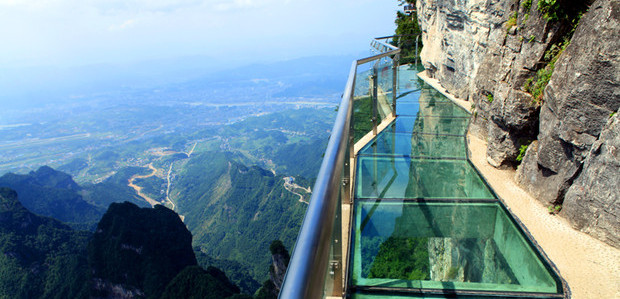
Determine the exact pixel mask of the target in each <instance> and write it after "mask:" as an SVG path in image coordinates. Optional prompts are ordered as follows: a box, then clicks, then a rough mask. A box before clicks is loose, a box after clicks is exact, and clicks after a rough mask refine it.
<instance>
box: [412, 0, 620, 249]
mask: <svg viewBox="0 0 620 299" xmlns="http://www.w3.org/2000/svg"><path fill="white" fill-rule="evenodd" d="M537 2H538V1H537V0H532V1H525V0H521V1H519V0H498V1H482V0H478V1H477V0H473V1H438V0H424V1H417V10H418V20H419V22H420V28H421V29H422V31H423V35H422V40H423V42H424V47H423V49H422V54H421V58H422V62H423V64H424V66H425V68H426V70H427V73H428V74H429V75H430V76H432V77H435V78H436V79H438V80H439V81H440V83H441V84H442V85H443V87H445V88H446V89H447V90H448V91H449V92H450V93H452V94H454V95H456V96H457V97H459V98H461V99H467V100H469V101H471V102H472V107H473V108H474V113H473V114H472V120H471V125H470V132H471V133H473V134H476V135H478V136H479V137H482V138H484V139H486V140H487V141H488V148H487V161H488V162H489V164H491V165H493V166H495V167H515V166H516V165H517V164H518V161H517V156H518V155H519V153H520V151H519V150H520V148H521V147H522V146H525V145H527V144H529V143H530V142H532V141H533V142H532V143H531V145H530V146H529V147H528V149H527V152H526V154H525V157H524V159H523V163H522V164H521V166H520V167H519V169H518V175H517V180H518V181H519V183H521V184H522V185H523V186H524V188H525V189H526V190H528V191H529V192H530V193H531V194H532V195H534V197H536V198H538V199H539V200H540V201H542V202H543V203H545V204H553V205H557V204H562V202H563V201H564V199H565V198H566V199H567V200H568V199H569V197H568V194H569V193H568V191H569V188H572V187H571V186H572V185H574V184H576V183H577V182H581V183H580V184H582V185H581V187H583V188H584V191H583V192H582V193H580V195H578V196H577V193H579V192H577V190H578V187H577V185H575V188H572V189H571V190H575V191H571V194H572V193H573V192H575V195H571V196H575V197H574V198H573V197H570V198H571V201H575V202H573V203H568V202H567V204H568V206H569V207H568V208H566V210H565V211H564V212H562V213H561V215H564V216H565V217H567V218H569V220H570V221H571V222H572V223H573V224H574V225H575V226H576V227H577V228H580V229H583V230H585V231H588V232H591V233H592V234H593V235H595V236H597V237H599V238H601V239H603V240H606V241H607V242H610V243H612V244H614V245H615V246H619V245H618V241H617V239H616V240H612V239H610V238H608V237H604V236H608V235H609V234H610V230H609V228H611V227H614V226H615V227H619V226H620V223H618V221H617V218H615V217H612V216H610V215H615V214H616V213H615V211H616V209H617V197H618V195H617V194H616V193H617V192H616V193H612V194H610V196H609V197H604V196H603V199H601V200H598V199H597V200H584V201H582V202H581V203H577V201H578V200H580V199H577V198H581V199H583V198H585V197H592V196H598V195H600V194H603V193H605V192H606V191H605V190H606V189H605V188H606V187H604V185H603V184H601V183H595V181H592V180H593V179H592V178H587V177H586V176H591V175H593V173H592V172H595V171H598V170H597V169H601V168H602V167H603V168H604V167H609V165H612V164H610V163H611V162H609V161H610V159H612V158H611V157H607V158H606V157H603V156H600V157H596V158H595V157H592V158H589V156H591V155H594V154H593V149H592V145H593V144H595V143H597V142H598V143H600V144H601V146H603V145H609V146H610V147H613V146H614V145H613V142H612V141H611V140H607V139H605V138H609V137H605V136H611V135H610V134H607V135H604V136H603V135H601V131H602V130H603V128H604V127H605V125H606V123H607V120H608V119H609V115H610V114H611V113H613V112H614V111H616V110H617V109H618V108H619V107H620V87H619V85H620V69H619V65H620V62H619V61H620V24H619V21H618V19H619V16H620V1H618V0H611V1H610V0H597V1H594V3H592V2H593V1H571V0H558V3H560V5H561V6H562V8H563V10H564V13H566V15H564V16H563V17H562V18H559V19H558V20H553V21H549V20H548V18H546V17H545V16H544V15H543V13H542V12H540V11H539V9H538V4H537ZM588 3H592V4H591V5H590V7H589V10H588V12H587V13H585V14H584V15H583V17H582V18H581V21H580V23H579V25H578V26H577V27H576V30H575V31H574V34H573V35H572V38H571V34H572V30H573V23H572V22H573V21H572V20H573V19H574V17H576V16H578V15H579V11H581V10H582V9H583V8H586V6H585V5H587V4H588ZM565 39H569V41H570V44H569V45H568V46H567V47H566V48H565V49H564V51H563V52H561V51H559V50H560V48H561V44H562V43H563V41H564V40H565ZM554 51H555V52H554ZM557 53H561V54H557ZM553 56H555V57H556V59H557V61H555V59H554V58H553ZM552 61H553V63H552ZM553 64H554V66H555V68H554V69H553V68H549V67H547V68H546V71H547V72H548V73H549V74H551V72H552V75H551V79H550V81H549V83H548V85H547V87H546V88H545V89H544V92H542V93H541V95H540V96H538V97H537V98H534V97H533V96H532V94H530V92H531V91H532V89H531V88H526V85H528V84H530V82H532V81H533V82H534V83H535V82H536V80H537V78H538V77H539V75H537V72H538V74H540V72H539V71H540V70H542V69H545V67H546V66H548V65H549V66H550V65H553ZM598 143H597V144H598ZM616 157H617V156H616ZM602 159H603V160H605V161H607V162H605V163H607V164H605V166H601V165H598V166H597V165H594V164H593V165H591V166H590V165H589V164H590V163H603V162H601V161H602ZM586 169H589V171H590V172H589V173H588V174H586V173H585V170H586ZM611 170H613V169H610V171H611ZM615 175H616V176H620V175H619V173H618V172H617V170H616V173H615ZM582 176H584V177H583V178H582ZM599 198H600V197H599ZM571 206H572V208H571ZM577 207H580V208H577ZM578 210H579V211H578ZM603 210H605V211H606V212H605V213H602V212H601V211H603ZM585 215H589V216H585ZM597 215H598V216H597ZM588 217H594V218H592V219H589V220H587V219H588ZM601 217H602V218H601ZM579 219H581V220H579ZM603 219H606V220H604V221H602V220H603ZM608 221H611V222H608ZM616 235H617V232H616Z"/></svg>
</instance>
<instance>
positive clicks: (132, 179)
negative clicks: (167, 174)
mask: <svg viewBox="0 0 620 299" xmlns="http://www.w3.org/2000/svg"><path fill="white" fill-rule="evenodd" d="M148 166H149V169H150V170H151V173H150V174H147V175H137V174H136V175H134V176H132V177H131V178H130V179H129V181H128V184H127V185H128V186H129V187H131V188H133V189H134V190H136V193H138V196H140V197H142V198H143V199H144V200H146V202H148V203H149V204H150V205H151V206H152V207H154V206H155V205H157V204H159V202H157V201H156V200H154V199H152V198H150V197H149V196H148V195H146V194H144V193H142V187H140V186H138V185H136V184H135V183H134V180H135V179H146V178H150V177H152V176H154V175H155V173H157V168H155V167H154V166H153V163H150V164H149V165H148Z"/></svg>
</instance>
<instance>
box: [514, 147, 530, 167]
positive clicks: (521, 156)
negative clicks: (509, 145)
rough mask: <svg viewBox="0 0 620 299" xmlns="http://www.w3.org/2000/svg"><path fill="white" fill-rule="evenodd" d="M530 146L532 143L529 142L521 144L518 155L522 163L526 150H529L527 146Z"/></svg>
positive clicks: (518, 160) (518, 159)
mask: <svg viewBox="0 0 620 299" xmlns="http://www.w3.org/2000/svg"><path fill="white" fill-rule="evenodd" d="M529 146H530V143H528V144H524V145H521V147H519V155H517V159H516V160H517V162H519V163H521V161H523V157H525V152H526V151H527V148H528V147H529Z"/></svg>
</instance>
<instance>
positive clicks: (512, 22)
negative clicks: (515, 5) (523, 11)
mask: <svg viewBox="0 0 620 299" xmlns="http://www.w3.org/2000/svg"><path fill="white" fill-rule="evenodd" d="M517 14H518V12H516V11H515V13H514V15H512V17H510V19H508V21H507V22H506V31H508V30H510V28H512V26H515V25H517Z"/></svg>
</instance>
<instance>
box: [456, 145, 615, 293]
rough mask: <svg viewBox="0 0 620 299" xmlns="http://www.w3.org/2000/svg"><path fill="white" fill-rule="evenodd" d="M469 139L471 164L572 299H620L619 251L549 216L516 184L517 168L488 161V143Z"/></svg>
mask: <svg viewBox="0 0 620 299" xmlns="http://www.w3.org/2000/svg"><path fill="white" fill-rule="evenodd" d="M467 139H468V147H469V150H470V151H471V156H470V159H471V161H472V163H474V165H475V166H476V168H478V170H480V172H481V173H482V174H483V176H484V177H485V179H486V180H487V181H488V182H489V184H490V185H491V186H492V187H493V189H494V190H495V192H497V194H498V195H499V197H500V198H501V199H502V200H503V201H504V203H505V204H506V206H507V207H508V208H509V209H510V210H511V211H512V213H513V214H515V215H516V216H517V217H518V218H519V219H520V220H521V221H522V222H523V224H525V226H526V227H527V229H528V230H529V231H530V233H531V234H532V236H533V237H534V239H535V240H536V242H538V244H539V245H540V247H542V249H543V250H544V252H545V253H546V254H547V256H549V259H550V260H551V261H552V262H553V263H554V264H555V265H556V266H557V268H558V270H559V271H560V275H562V277H564V279H565V280H566V282H567V283H568V286H569V288H570V289H571V293H572V298H575V299H581V298H584V299H585V298H620V250H618V249H616V248H613V247H611V246H610V245H607V244H605V243H603V242H601V241H599V240H597V239H595V238H593V237H591V236H590V235H587V234H585V233H582V232H580V231H577V230H575V229H573V228H572V227H571V225H570V224H569V223H568V221H566V219H564V218H562V217H560V216H553V215H550V214H549V213H548V212H547V208H545V207H544V206H543V205H542V204H541V203H540V202H539V201H537V200H535V199H534V198H532V197H531V196H530V195H529V194H528V193H527V192H526V191H524V190H523V189H521V187H519V186H518V185H517V183H516V182H515V180H514V178H515V171H514V170H512V169H508V170H505V169H496V168H494V167H493V166H491V165H489V164H488V163H487V162H486V142H484V141H482V140H481V139H479V138H477V137H474V136H471V135H469V136H468V138H467Z"/></svg>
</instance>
